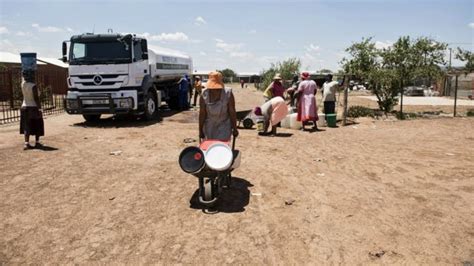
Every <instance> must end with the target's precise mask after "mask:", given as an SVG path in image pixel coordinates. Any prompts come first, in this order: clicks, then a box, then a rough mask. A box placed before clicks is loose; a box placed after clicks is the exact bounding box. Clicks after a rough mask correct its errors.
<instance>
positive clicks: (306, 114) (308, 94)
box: [296, 80, 319, 122]
mask: <svg viewBox="0 0 474 266" xmlns="http://www.w3.org/2000/svg"><path fill="white" fill-rule="evenodd" d="M316 89H317V87H316V83H315V82H314V81H313V80H303V81H301V82H300V84H299V85H298V93H299V95H300V96H299V101H298V116H297V117H296V120H297V121H302V122H306V121H318V120H319V117H318V107H317V106H316V98H315V97H314V94H315V92H316Z"/></svg>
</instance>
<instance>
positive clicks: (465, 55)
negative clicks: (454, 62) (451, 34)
mask: <svg viewBox="0 0 474 266" xmlns="http://www.w3.org/2000/svg"><path fill="white" fill-rule="evenodd" d="M455 58H456V59H458V60H461V61H463V62H466V66H465V67H466V70H467V71H469V72H472V71H474V53H472V52H471V51H468V50H463V49H461V48H459V47H458V49H457V53H456V57H455Z"/></svg>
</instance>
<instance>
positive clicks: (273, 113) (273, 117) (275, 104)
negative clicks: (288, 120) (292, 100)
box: [254, 96, 288, 136]
mask: <svg viewBox="0 0 474 266" xmlns="http://www.w3.org/2000/svg"><path fill="white" fill-rule="evenodd" d="M254 113H255V115H258V116H263V117H264V127H263V132H260V133H259V135H268V133H267V130H268V128H269V127H270V125H271V126H272V129H271V132H270V134H271V135H274V136H275V135H276V133H277V126H278V123H280V122H281V120H283V119H284V118H285V117H286V115H287V114H288V108H287V106H286V103H285V100H284V99H283V98H282V97H280V96H277V97H274V98H272V99H270V100H269V101H267V102H265V103H264V104H263V105H262V106H261V107H257V108H255V111H254Z"/></svg>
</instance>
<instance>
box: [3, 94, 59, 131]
mask: <svg viewBox="0 0 474 266" xmlns="http://www.w3.org/2000/svg"><path fill="white" fill-rule="evenodd" d="M64 98H65V95H64V94H54V95H51V96H50V97H48V98H42V99H41V107H42V109H43V115H52V114H60V113H63V112H64ZM21 103H22V101H18V100H15V101H13V107H12V102H11V101H0V125H2V124H8V123H13V122H17V121H20V112H21Z"/></svg>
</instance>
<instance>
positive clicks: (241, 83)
mask: <svg viewBox="0 0 474 266" xmlns="http://www.w3.org/2000/svg"><path fill="white" fill-rule="evenodd" d="M244 85H245V81H244V80H243V79H241V80H240V88H242V89H243V88H244Z"/></svg>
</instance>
